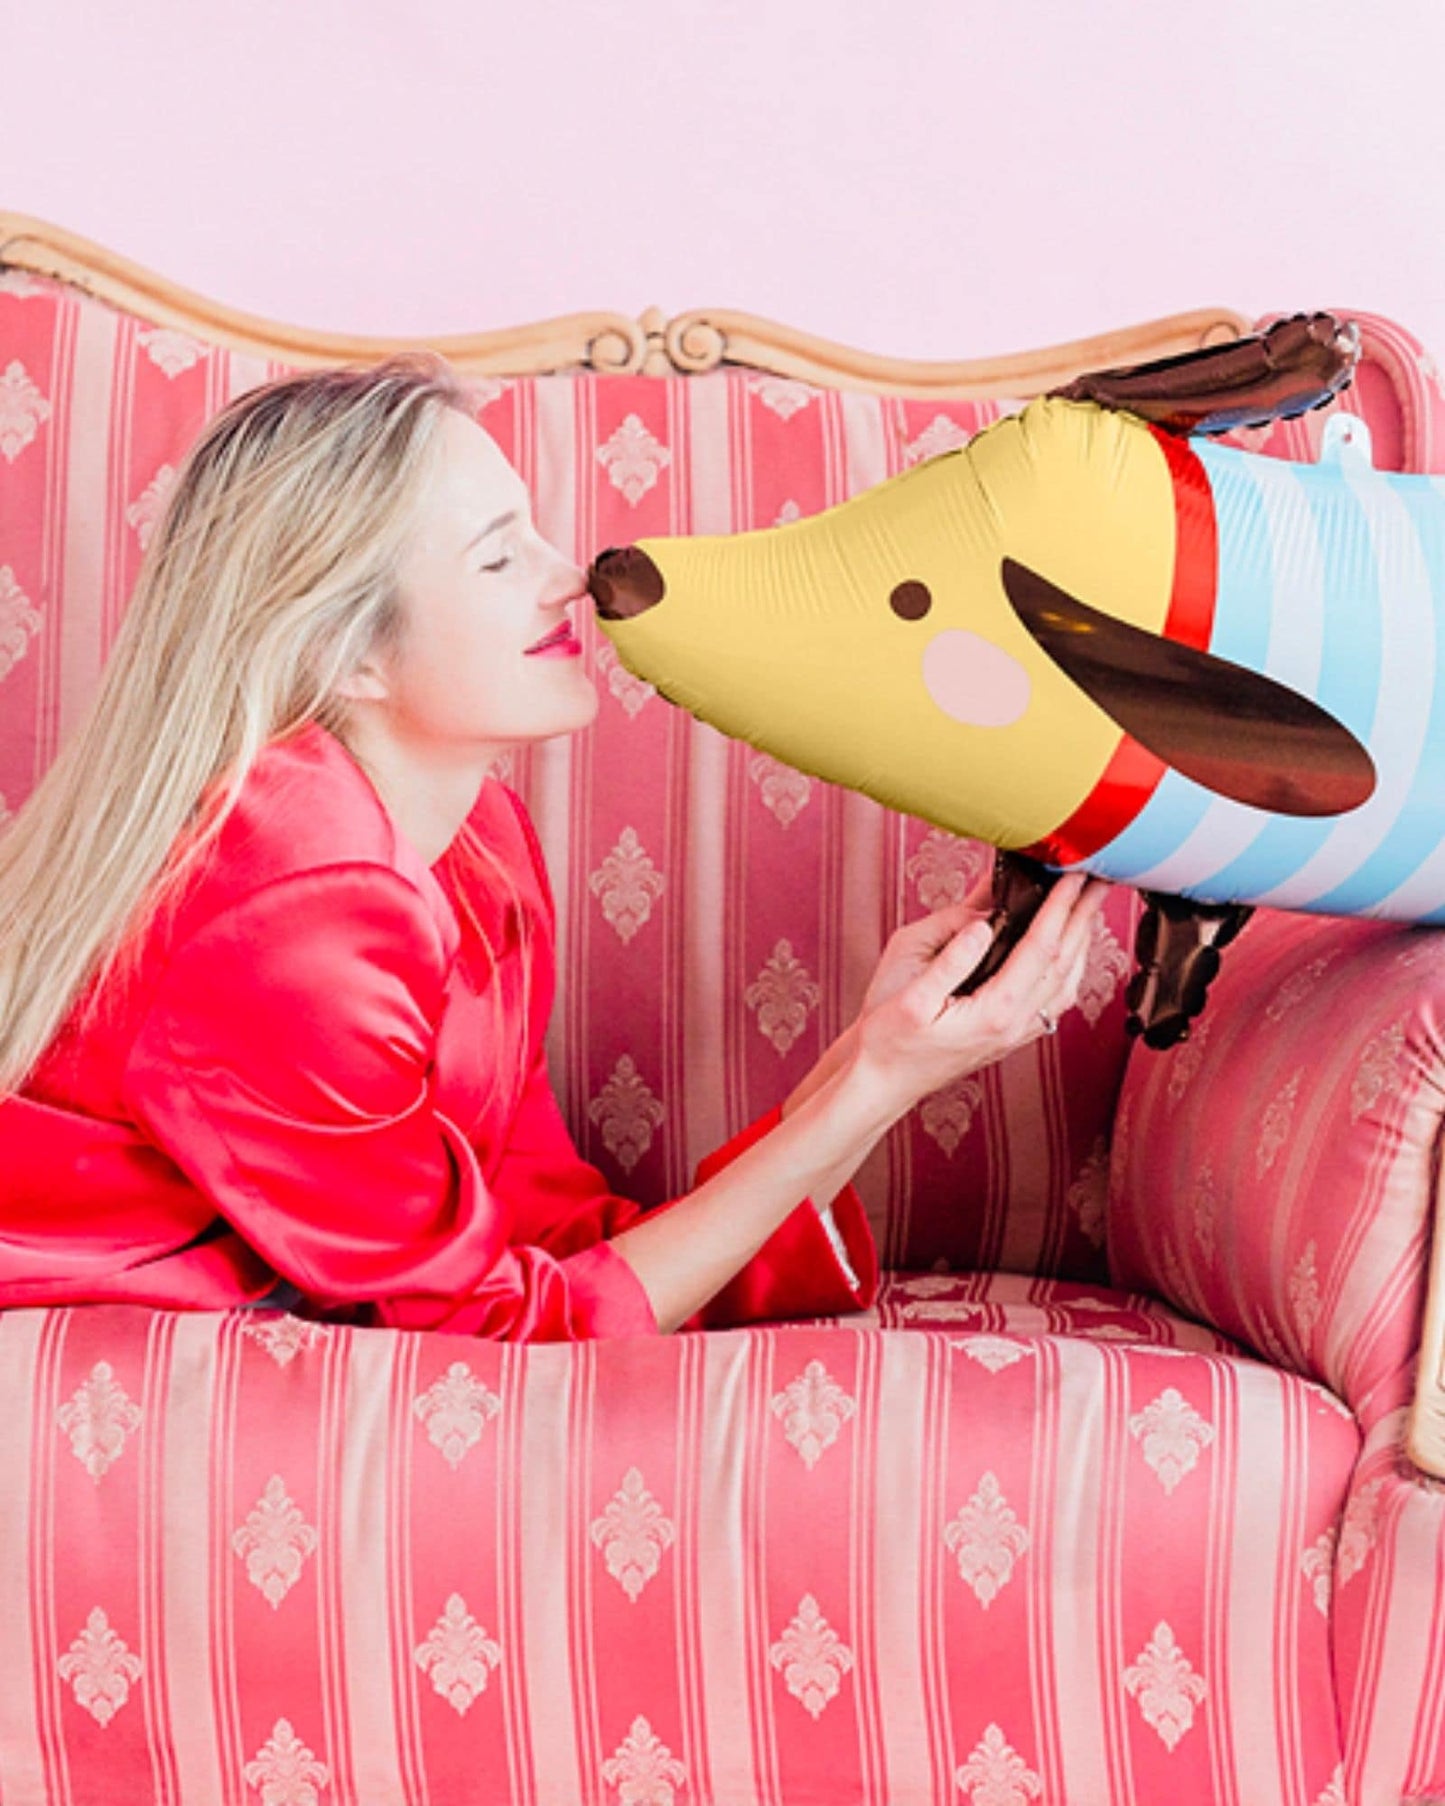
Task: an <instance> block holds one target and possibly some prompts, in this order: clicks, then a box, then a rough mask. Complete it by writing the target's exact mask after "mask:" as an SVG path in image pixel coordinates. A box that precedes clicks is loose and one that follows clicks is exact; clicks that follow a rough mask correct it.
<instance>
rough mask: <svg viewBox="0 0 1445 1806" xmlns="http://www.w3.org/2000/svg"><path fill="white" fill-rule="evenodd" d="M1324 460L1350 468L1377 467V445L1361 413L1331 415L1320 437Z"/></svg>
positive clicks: (1321, 452) (1322, 460) (1367, 468)
mask: <svg viewBox="0 0 1445 1806" xmlns="http://www.w3.org/2000/svg"><path fill="white" fill-rule="evenodd" d="M1320 463H1321V464H1339V465H1341V466H1342V467H1343V468H1344V469H1346V470H1373V469H1374V468H1375V448H1374V444H1373V441H1372V440H1371V437H1370V429H1369V427H1368V426H1366V425H1365V423H1364V421H1363V420H1361V419H1360V417H1359V415H1358V414H1331V415H1330V417H1329V419H1328V420H1327V421H1326V422H1325V431H1324V437H1323V438H1322V439H1321V440H1320Z"/></svg>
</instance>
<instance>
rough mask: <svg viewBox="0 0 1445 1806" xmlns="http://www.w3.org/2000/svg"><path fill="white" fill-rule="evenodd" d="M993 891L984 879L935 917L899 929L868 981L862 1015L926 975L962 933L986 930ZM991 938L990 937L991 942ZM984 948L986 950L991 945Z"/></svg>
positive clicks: (888, 943) (988, 879)
mask: <svg viewBox="0 0 1445 1806" xmlns="http://www.w3.org/2000/svg"><path fill="white" fill-rule="evenodd" d="M992 890H993V883H992V880H991V879H990V878H988V877H985V878H984V880H983V882H982V883H981V884H979V885H976V886H975V887H974V889H973V891H972V892H970V894H969V895H968V896H967V897H965V898H963V900H962V901H961V902H958V903H947V904H945V905H944V907H943V908H942V909H935V910H934V912H933V913H932V915H927V916H920V917H919V918H918V920H917V921H916V922H905V923H904V924H903V926H902V927H901V928H896V929H895V930H894V931H893V933H892V934H891V935H890V936H889V938H888V942H887V945H886V946H885V947H884V949H883V952H882V954H881V955H880V956H879V960H878V964H877V966H876V967H875V968H874V971H873V976H872V978H871V979H870V980H869V981H868V989H867V990H866V991H865V992H864V994H863V1003H862V1006H861V1008H860V1009H859V1012H858V1013H859V1015H860V1016H866V1015H867V1014H868V1012H869V1011H870V1010H873V1009H876V1008H877V1007H878V1005H879V1004H880V1003H885V1002H887V1000H888V999H889V998H890V997H892V996H893V995H894V993H895V992H897V991H901V990H903V989H904V988H905V987H906V986H907V985H909V984H911V983H912V982H913V980H914V979H915V978H917V977H918V976H919V975H920V974H921V973H923V972H926V971H927V970H928V968H929V967H930V966H931V965H932V964H933V962H934V960H935V959H936V958H937V957H938V955H939V954H940V953H941V952H942V951H943V949H944V948H945V947H946V946H947V945H948V943H949V942H950V941H951V940H952V939H953V938H954V936H955V935H957V934H959V933H961V932H962V930H963V929H965V928H967V927H969V926H970V925H971V924H972V923H975V922H983V923H984V924H985V926H987V921H988V914H989V907H990V904H991V902H992ZM992 938H993V937H992V935H991V934H990V937H989V939H990V940H991V939H992ZM984 945H985V947H987V945H988V942H985V943H984Z"/></svg>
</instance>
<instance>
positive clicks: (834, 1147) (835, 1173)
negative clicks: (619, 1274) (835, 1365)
mask: <svg viewBox="0 0 1445 1806" xmlns="http://www.w3.org/2000/svg"><path fill="white" fill-rule="evenodd" d="M815 1070H816V1069H815ZM800 1090H801V1087H800ZM796 1095H797V1094H796V1093H795V1098H796ZM789 1106H790V1108H789V1110H788V1114H787V1116H786V1119H785V1120H784V1121H782V1122H780V1123H779V1124H778V1125H777V1127H776V1128H774V1129H773V1130H771V1131H770V1132H769V1133H768V1134H767V1135H765V1136H764V1137H763V1139H762V1140H761V1141H758V1142H755V1143H754V1144H753V1146H752V1147H750V1148H748V1149H746V1150H745V1151H744V1152H743V1153H742V1154H740V1155H739V1156H738V1158H737V1159H736V1160H734V1161H732V1162H731V1163H730V1164H729V1165H728V1166H727V1167H726V1168H724V1170H723V1171H722V1172H720V1173H716V1174H714V1176H713V1177H712V1178H711V1179H709V1180H708V1181H707V1183H706V1184H705V1185H700V1186H699V1187H698V1189H697V1190H696V1191H694V1192H689V1193H688V1195H687V1196H686V1197H684V1198H681V1199H679V1200H678V1202H677V1203H676V1204H674V1205H673V1206H672V1208H671V1209H669V1210H666V1211H663V1212H662V1213H661V1214H660V1215H658V1216H655V1217H647V1218H644V1219H643V1221H642V1222H640V1223H636V1224H634V1225H633V1227H632V1228H631V1229H626V1230H624V1231H623V1232H622V1234H621V1235H618V1236H615V1237H613V1240H612V1244H611V1245H612V1247H613V1248H614V1249H616V1251H617V1252H618V1253H619V1254H620V1255H622V1257H623V1259H624V1260H626V1261H627V1263H628V1265H629V1266H631V1268H632V1269H633V1271H634V1272H635V1273H636V1274H637V1277H638V1279H639V1280H640V1281H641V1283H642V1287H643V1290H644V1291H645V1292H646V1293H647V1296H648V1298H649V1300H650V1301H651V1304H652V1308H653V1313H654V1315H655V1316H656V1318H657V1322H658V1328H659V1329H661V1330H662V1331H663V1332H664V1333H670V1332H671V1331H672V1330H675V1329H676V1328H677V1327H678V1325H679V1324H681V1323H685V1322H686V1321H687V1319H688V1318H689V1317H691V1316H693V1315H694V1314H695V1313H696V1312H697V1311H699V1310H701V1309H702V1307H703V1305H705V1304H706V1303H707V1302H708V1300H709V1299H710V1298H713V1297H714V1296H716V1294H717V1293H718V1292H720V1291H721V1290H722V1288H723V1287H724V1286H725V1285H726V1284H727V1282H728V1281H729V1280H730V1279H731V1278H732V1277H733V1275H734V1274H735V1273H737V1272H738V1271H739V1270H740V1269H741V1268H742V1267H744V1266H746V1264H747V1263H748V1261H750V1260H751V1259H752V1257H753V1256H754V1255H755V1254H756V1253H757V1252H758V1250H759V1249H760V1248H761V1247H762V1246H763V1244H764V1242H766V1241H767V1240H768V1238H769V1237H770V1236H771V1235H772V1234H773V1233H774V1231H775V1230H777V1229H778V1228H779V1227H780V1225H781V1224H782V1223H783V1222H784V1221H785V1220H786V1218H787V1217H788V1216H790V1215H791V1214H792V1212H793V1211H794V1210H796V1209H797V1207H798V1206H799V1205H800V1204H801V1203H803V1201H804V1200H805V1199H807V1198H815V1199H819V1200H821V1201H823V1202H827V1201H828V1200H829V1199H831V1198H834V1197H836V1195H837V1194H838V1192H840V1191H841V1190H842V1188H843V1187H844V1186H845V1185H846V1184H847V1183H848V1181H849V1179H851V1178H852V1176H853V1174H854V1173H855V1172H856V1171H857V1169H858V1167H859V1166H860V1165H861V1164H862V1162H863V1160H864V1159H865V1158H866V1157H867V1155H868V1154H869V1153H870V1152H871V1151H872V1149H873V1147H874V1146H875V1145H876V1143H877V1142H878V1140H879V1138H880V1137H881V1136H882V1135H883V1134H884V1133H885V1131H886V1130H887V1129H888V1128H890V1127H891V1125H892V1124H893V1123H894V1122H895V1121H896V1120H897V1117H898V1110H897V1108H896V1107H895V1106H892V1105H890V1104H888V1103H887V1102H885V1101H884V1099H883V1098H882V1097H881V1096H880V1095H879V1093H878V1091H877V1089H876V1088H875V1087H873V1086H871V1085H869V1084H868V1082H867V1081H866V1079H864V1078H863V1077H862V1076H861V1074H860V1073H859V1072H858V1070H857V1069H856V1068H855V1066H854V1065H853V1064H852V1063H851V1062H849V1061H846V1060H840V1062H839V1063H838V1064H837V1065H836V1066H835V1068H834V1070H833V1072H832V1073H831V1075H830V1076H828V1077H827V1078H825V1079H824V1080H823V1081H822V1082H821V1083H820V1084H818V1085H817V1086H816V1087H815V1088H813V1089H812V1090H811V1092H810V1094H809V1095H808V1096H807V1097H805V1098H804V1099H803V1100H802V1101H801V1102H795V1101H794V1099H790V1100H789Z"/></svg>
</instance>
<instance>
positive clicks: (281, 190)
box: [0, 0, 1445, 357]
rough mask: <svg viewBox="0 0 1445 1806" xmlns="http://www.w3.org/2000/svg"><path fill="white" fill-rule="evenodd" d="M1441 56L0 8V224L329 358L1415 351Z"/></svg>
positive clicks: (1427, 330) (1444, 165)
mask: <svg viewBox="0 0 1445 1806" xmlns="http://www.w3.org/2000/svg"><path fill="white" fill-rule="evenodd" d="M1442 50H1445V8H1441V7H1440V5H1439V0H1379V3H1377V4H1376V5H1374V6H1372V7H1370V8H1368V9H1367V8H1364V7H1362V6H1360V5H1358V4H1356V0H1315V3H1314V4H1305V3H1304V0H1215V3H1214V4H1212V5H1210V6H1209V7H1199V8H1197V9H1196V8H1191V7H1187V6H1185V5H1182V4H1178V3H1177V0H1151V3H1146V0H1091V3H1090V4H1087V5H1077V4H1070V3H1068V0H1052V3H1045V0H1011V3H1005V0H926V3H924V0H913V3H912V4H909V3H908V0H904V3H902V4H899V3H893V4H886V3H884V0H752V3H751V4H746V3H740V0H711V3H710V4H708V5H707V6H706V7H701V6H694V5H691V4H678V0H622V3H621V4H613V5H608V6H602V5H599V4H596V0H571V3H570V4H566V5H564V4H561V3H560V0H515V4H513V5H511V6H509V7H506V8H502V7H499V6H496V5H491V6H488V5H485V4H482V5H478V4H476V3H475V0H430V3H429V0H413V3H412V4H409V5H398V4H390V5H388V4H384V3H383V0H347V3H346V4H341V3H340V0H319V3H316V4H310V3H308V4H301V5H298V4H296V3H295V0H284V3H283V0H246V3H245V4H243V5H235V6H228V7H221V6H218V5H212V6H211V7H210V8H209V9H208V8H206V7H204V6H200V7H197V6H196V5H193V4H190V5H184V6H182V5H180V4H177V3H176V0H131V3H130V4H128V5H127V6H125V7H124V8H119V7H117V8H107V7H101V6H96V5H95V4H93V0H92V3H91V4H85V5H82V4H80V3H79V0H46V3H45V4H36V3H33V0H32V3H31V4H27V5H24V7H23V12H22V6H21V0H4V4H3V5H0V53H3V63H4V68H5V76H4V90H3V92H4V103H5V114H6V118H5V127H4V136H3V145H4V150H3V162H0V206H3V207H8V208H11V209H14V210H17V211H21V212H26V213H32V214H38V215H39V216H41V217H42V218H47V219H50V220H52V221H54V222H55V223H57V224H60V225H64V226H68V227H70V228H71V229H72V230H75V231H78V232H81V233H84V234H85V235H87V236H89V237H92V238H95V239H98V240H100V241H101V242H102V243H104V244H106V245H108V246H110V247H112V248H113V249H115V250H117V251H120V252H122V253H123V254H124V255H126V256H129V257H131V258H134V259H136V260H138V261H140V262H142V263H145V264H147V265H149V266H151V267H152V268H154V269H157V270H159V271H161V272H162V273H164V274H166V275H169V276H171V277H172V278H174V279H175V280H177V281H179V282H182V283H184V284H185V285H187V286H188V287H191V288H194V289H198V290H199V291H201V292H202V293H203V294H209V295H212V296H214V297H216V298H218V299H221V300H224V301H227V302H230V303H231V304H233V305H235V306H239V307H243V308H246V309H248V310H250V311H253V312H257V313H261V314H263V315H269V316H271V317H273V318H276V319H282V320H286V321H289V322H292V323H296V324H303V325H312V326H321V327H336V328H349V329H352V330H356V331H361V332H395V333H423V332H437V331H456V330H467V329H475V328H481V327H487V326H500V325H507V324H512V323H514V322H518V321H522V320H526V319H531V318H536V317H541V316H545V315H548V314H556V313H567V312H572V311H576V310H581V309H586V308H593V307H600V308H614V309H618V310H621V311H623V312H627V313H634V312H638V311H640V310H641V309H642V308H643V307H645V306H647V305H648V304H650V303H656V304H657V305H659V306H661V307H662V308H663V309H664V310H666V311H667V312H669V313H671V312H676V311H680V310H681V309H683V308H687V307H694V306H702V305H712V306H731V307H740V308H745V309H748V310H751V311H753V312H756V313H761V314H765V315H771V316H773V317H775V318H779V319H782V320H785V321H787V322H789V323H792V324H795V325H798V326H801V327H803V328H805V329H807V330H810V331H813V332H816V333H820V334H822V335H824V336H827V337H832V338H836V339H840V340H843V341H845V342H848V343H851V344H855V345H859V346H863V347H867V348H870V349H874V350H878V351H887V352H893V353H897V354H900V355H916V356H928V357H943V356H972V355H981V354H985V353H990V352H999V351H1007V350H1011V349H1020V348H1024V347H1028V346H1033V345H1038V344H1043V343H1047V342H1050V341H1055V340H1060V339H1068V338H1073V337H1076V336H1079V335H1082V334H1087V333H1092V332H1096V331H1101V330H1104V329H1107V328H1109V327H1112V326H1118V325H1122V324H1126V323H1129V322H1132V321H1135V320H1140V319H1144V318H1148V317H1151V316H1154V315H1158V314H1162V313H1167V312H1171V311H1174V310H1176V309H1183V308H1187V307H1194V306H1199V305H1213V304H1217V303H1225V304H1228V305H1232V306H1234V307H1238V308H1240V309H1242V310H1244V311H1246V312H1255V311H1263V310H1265V309H1269V308H1276V307H1278V308H1294V307H1306V306H1313V305H1319V304H1333V305H1336V306H1355V307H1360V308H1367V309H1374V310H1378V311H1381V312H1384V313H1388V314H1392V315H1394V316H1395V317H1396V318H1398V319H1399V320H1400V321H1401V322H1402V323H1403V324H1405V325H1407V326H1410V327H1412V328H1413V329H1414V330H1415V331H1416V332H1418V333H1419V334H1420V336H1421V337H1422V338H1424V340H1425V342H1426V343H1427V345H1429V346H1431V347H1432V348H1433V349H1445V233H1442V231H1441V230H1440V225H1441V205H1440V186H1441V177H1442V174H1445V105H1442V103H1441V99H1440V87H1441V74H1442V62H1445V59H1442V54H1441V53H1442Z"/></svg>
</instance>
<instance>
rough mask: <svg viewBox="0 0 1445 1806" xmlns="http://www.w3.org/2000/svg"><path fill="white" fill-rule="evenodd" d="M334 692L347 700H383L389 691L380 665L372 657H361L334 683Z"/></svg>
mask: <svg viewBox="0 0 1445 1806" xmlns="http://www.w3.org/2000/svg"><path fill="white" fill-rule="evenodd" d="M335 694H336V695H338V696H340V697H343V698H344V699H345V700H346V701H347V702H385V701H386V699H387V697H388V696H389V695H390V691H389V690H388V689H387V684H386V678H385V676H384V675H383V674H382V671H381V667H380V666H379V665H377V664H376V663H375V662H374V661H373V660H372V659H363V660H362V662H361V663H360V664H359V665H358V666H357V667H356V669H355V670H354V671H352V672H350V673H349V674H348V675H347V676H346V677H343V678H342V679H341V681H340V683H338V684H337V685H336V690H335Z"/></svg>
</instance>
